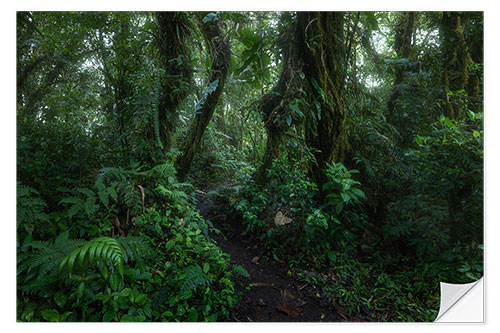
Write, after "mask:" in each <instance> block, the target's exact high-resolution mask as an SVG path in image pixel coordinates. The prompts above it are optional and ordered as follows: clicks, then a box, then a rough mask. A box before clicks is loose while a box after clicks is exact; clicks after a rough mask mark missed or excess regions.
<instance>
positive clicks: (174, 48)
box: [156, 12, 193, 152]
mask: <svg viewBox="0 0 500 333" xmlns="http://www.w3.org/2000/svg"><path fill="white" fill-rule="evenodd" d="M156 20H157V22H158V38H157V43H158V47H159V51H160V59H161V64H162V67H163V69H164V70H165V74H164V75H163V77H162V79H161V88H160V96H159V103H158V120H159V121H158V122H159V131H160V133H159V134H160V139H161V141H162V145H163V148H164V151H165V152H167V151H169V150H170V148H171V147H172V145H173V142H172V140H173V135H174V133H175V127H176V120H177V109H178V107H179V105H180V104H181V103H182V102H183V101H184V99H185V98H186V97H187V95H188V94H189V92H190V87H191V82H192V77H193V68H192V64H191V53H190V50H189V47H187V46H188V45H189V43H188V38H189V35H190V30H191V26H190V22H189V17H188V15H187V13H185V12H158V13H156Z"/></svg>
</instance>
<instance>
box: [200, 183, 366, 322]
mask: <svg viewBox="0 0 500 333" xmlns="http://www.w3.org/2000/svg"><path fill="white" fill-rule="evenodd" d="M197 206H198V209H199V210H200V214H201V215H202V216H203V217H205V219H208V220H210V221H212V222H213V223H214V226H215V227H216V228H217V229H219V230H221V231H222V233H223V236H221V235H217V234H212V235H211V237H212V238H213V239H214V240H215V241H216V242H217V244H218V245H219V247H220V248H221V249H222V250H223V251H224V252H225V253H227V254H229V255H230V256H231V263H232V264H238V265H241V266H243V267H244V268H245V269H246V270H247V271H248V273H249V274H250V276H251V278H250V279H248V278H245V277H242V278H241V279H240V281H239V282H241V283H237V284H238V286H237V290H239V291H241V292H242V296H241V297H240V300H239V302H238V304H237V305H236V306H235V307H234V309H233V310H232V313H231V316H230V318H229V319H228V320H230V321H242V322H248V321H252V322H291V321H292V322H293V321H299V322H320V321H323V322H337V321H346V320H348V321H353V320H355V319H354V318H347V317H345V315H344V314H340V313H339V312H338V309H337V308H336V307H335V306H334V304H332V303H329V302H328V301H327V300H326V299H324V298H319V297H317V296H316V291H315V290H314V288H313V287H311V286H310V285H308V284H307V283H305V282H303V281H297V280H295V279H294V278H293V277H291V276H289V275H288V274H287V272H288V268H287V266H286V265H284V264H281V263H278V262H276V261H268V260H266V259H264V257H265V253H264V252H263V251H262V250H258V249H252V248H251V243H250V242H249V241H247V240H246V239H245V236H243V235H241V230H237V228H235V226H234V225H230V224H228V223H220V222H219V223H217V218H216V216H214V215H216V214H217V213H216V212H212V209H211V208H212V206H213V202H212V201H211V200H210V199H208V197H207V196H206V195H205V194H203V193H202V194H199V196H198V205H197ZM247 286H250V290H247V288H246V287H247ZM340 312H341V311H340ZM355 321H358V320H355Z"/></svg>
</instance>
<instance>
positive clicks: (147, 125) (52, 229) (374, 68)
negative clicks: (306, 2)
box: [16, 11, 483, 322]
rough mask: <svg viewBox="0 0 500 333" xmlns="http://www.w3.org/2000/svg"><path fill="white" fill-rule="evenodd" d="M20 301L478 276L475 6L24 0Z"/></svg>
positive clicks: (341, 302) (39, 306)
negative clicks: (54, 6)
mask: <svg viewBox="0 0 500 333" xmlns="http://www.w3.org/2000/svg"><path fill="white" fill-rule="evenodd" d="M16 15H17V27H16V29H17V34H16V40H17V43H16V50H17V57H16V59H17V63H16V73H17V82H16V87H17V90H16V97H17V113H16V115H17V133H16V139H17V193H16V195H17V224H16V226H17V228H16V231H17V232H16V239H17V242H16V253H17V320H18V321H52V322H53V321H106V322H107V321H316V322H318V321H433V320H434V319H435V318H436V316H437V314H438V310H439V282H449V283H468V282H472V281H475V280H477V279H479V278H480V277H481V276H482V275H483V13H482V12H302V11H298V12H262V11H255V12H36V11H32V12H17V14H16Z"/></svg>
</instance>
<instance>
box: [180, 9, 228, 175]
mask: <svg viewBox="0 0 500 333" xmlns="http://www.w3.org/2000/svg"><path fill="white" fill-rule="evenodd" d="M205 15H206V13H199V15H198V20H199V27H200V30H201V32H202V34H203V37H204V39H205V44H206V48H207V52H208V56H209V57H210V61H211V66H210V75H209V79H208V82H209V85H208V88H207V90H206V92H205V95H204V96H203V97H204V99H203V100H202V101H200V102H199V103H198V105H197V107H196V111H195V116H194V119H193V122H192V124H191V127H190V129H189V131H188V134H187V136H186V141H185V142H184V145H183V148H182V155H181V157H180V159H179V160H178V162H177V170H178V175H179V178H180V179H183V178H184V176H185V175H186V174H187V173H188V172H189V170H190V168H191V163H192V161H193V158H194V156H195V155H196V153H197V151H198V149H199V148H200V144H201V140H202V138H203V134H204V133H205V129H206V128H207V126H208V124H209V122H210V120H211V119H212V116H213V114H214V111H215V108H216V107H217V104H218V102H219V99H220V96H221V94H222V91H223V89H224V85H225V83H226V79H227V75H228V72H229V67H230V65H231V49H230V42H229V40H228V39H227V38H226V37H224V34H223V31H222V29H221V26H220V20H211V21H208V22H203V17H204V16H205Z"/></svg>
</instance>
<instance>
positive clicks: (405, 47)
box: [387, 12, 417, 117]
mask: <svg viewBox="0 0 500 333" xmlns="http://www.w3.org/2000/svg"><path fill="white" fill-rule="evenodd" d="M416 18H417V13H416V12H404V13H403V14H402V15H401V17H400V18H399V21H398V23H397V25H396V29H395V38H394V50H395V51H396V56H397V57H398V59H408V58H409V57H410V54H411V48H412V37H413V35H414V34H413V32H414V30H415V23H416ZM405 67H406V66H403V65H402V64H398V65H397V66H396V73H395V76H394V85H393V88H392V93H391V96H390V97H389V101H388V102H387V109H388V111H389V116H390V117H391V116H392V115H393V113H394V106H395V103H396V101H397V99H398V98H399V96H400V95H401V84H402V83H403V82H404V73H405V71H406V68H405Z"/></svg>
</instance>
